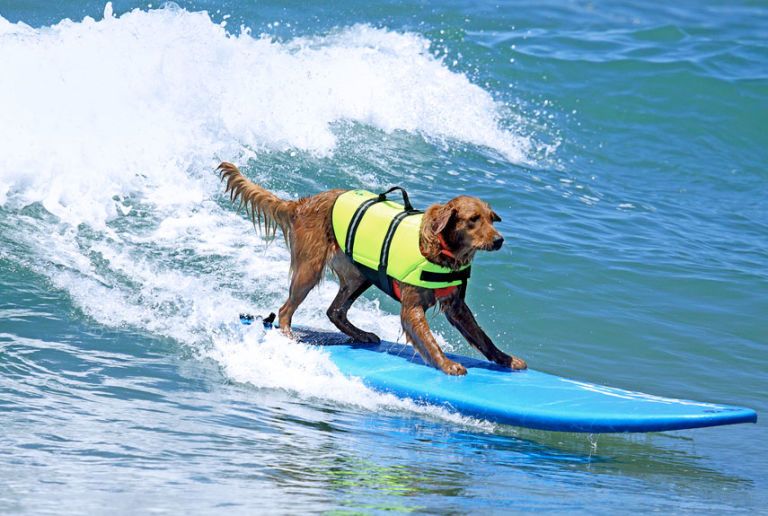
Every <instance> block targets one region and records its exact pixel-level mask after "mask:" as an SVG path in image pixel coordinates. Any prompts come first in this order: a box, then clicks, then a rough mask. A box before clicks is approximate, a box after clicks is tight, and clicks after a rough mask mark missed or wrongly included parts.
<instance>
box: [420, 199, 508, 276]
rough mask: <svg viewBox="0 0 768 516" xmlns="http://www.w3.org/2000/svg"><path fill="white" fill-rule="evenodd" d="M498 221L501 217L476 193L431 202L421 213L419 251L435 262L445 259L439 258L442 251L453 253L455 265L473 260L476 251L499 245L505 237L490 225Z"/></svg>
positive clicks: (493, 248)
mask: <svg viewBox="0 0 768 516" xmlns="http://www.w3.org/2000/svg"><path fill="white" fill-rule="evenodd" d="M499 221H501V217H499V216H498V215H497V214H496V212H495V211H493V210H492V209H491V207H490V206H488V204H486V203H485V202H483V201H481V200H480V199H478V198H477V197H470V196H467V195H462V196H459V197H456V198H454V199H451V200H450V201H448V202H447V203H446V204H433V205H432V206H430V207H429V209H427V211H426V213H425V214H424V220H423V222H422V226H421V248H422V254H424V256H426V257H427V259H429V260H430V261H438V263H439V262H443V261H445V260H440V259H439V258H440V256H441V255H442V256H449V257H450V254H452V255H453V256H454V257H455V262H456V265H458V266H461V265H465V264H467V263H469V262H471V261H472V258H473V257H474V256H475V252H476V251H497V250H499V249H501V245H502V244H503V243H504V237H503V236H501V233H499V232H498V231H497V230H496V228H495V227H493V223H494V222H499ZM441 237H442V239H443V241H444V242H445V247H447V251H448V254H446V253H445V252H444V250H445V247H444V246H443V244H442V243H441V242H440V239H441ZM441 251H442V253H441Z"/></svg>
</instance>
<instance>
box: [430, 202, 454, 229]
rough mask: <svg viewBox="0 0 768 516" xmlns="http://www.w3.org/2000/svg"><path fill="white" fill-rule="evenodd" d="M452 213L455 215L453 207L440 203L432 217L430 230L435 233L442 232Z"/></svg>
mask: <svg viewBox="0 0 768 516" xmlns="http://www.w3.org/2000/svg"><path fill="white" fill-rule="evenodd" d="M454 215H456V209H455V208H449V207H448V206H446V205H445V204H442V205H440V207H439V208H438V209H437V210H436V211H435V216H434V218H433V219H432V232H433V233H434V234H435V235H437V234H440V233H442V231H443V230H444V229H445V227H446V226H447V225H448V223H449V222H450V221H451V218H453V216H454Z"/></svg>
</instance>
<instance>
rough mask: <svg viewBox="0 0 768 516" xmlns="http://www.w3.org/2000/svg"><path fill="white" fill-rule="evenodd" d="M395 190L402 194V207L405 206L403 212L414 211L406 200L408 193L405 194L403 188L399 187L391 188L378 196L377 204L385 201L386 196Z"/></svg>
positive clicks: (408, 200)
mask: <svg viewBox="0 0 768 516" xmlns="http://www.w3.org/2000/svg"><path fill="white" fill-rule="evenodd" d="M395 190H400V191H401V192H402V194H403V206H405V211H414V209H413V205H412V204H411V200H410V199H409V198H408V192H406V191H405V190H404V189H403V188H401V187H399V186H393V187H392V188H390V189H389V190H387V191H386V192H383V193H380V194H379V202H381V201H386V200H387V194H388V193H392V192H394V191H395Z"/></svg>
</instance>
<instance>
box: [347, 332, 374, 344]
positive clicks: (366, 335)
mask: <svg viewBox="0 0 768 516" xmlns="http://www.w3.org/2000/svg"><path fill="white" fill-rule="evenodd" d="M350 338H351V339H352V341H353V342H361V343H363V344H378V343H379V342H381V339H380V338H379V336H378V335H376V334H375V333H371V332H369V331H361V332H360V333H357V334H355V335H350Z"/></svg>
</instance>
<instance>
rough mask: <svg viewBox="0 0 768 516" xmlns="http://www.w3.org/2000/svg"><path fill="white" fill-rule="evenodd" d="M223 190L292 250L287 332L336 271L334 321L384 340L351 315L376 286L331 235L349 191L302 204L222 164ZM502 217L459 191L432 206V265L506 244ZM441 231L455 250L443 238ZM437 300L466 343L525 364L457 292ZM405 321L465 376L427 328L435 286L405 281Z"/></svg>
mask: <svg viewBox="0 0 768 516" xmlns="http://www.w3.org/2000/svg"><path fill="white" fill-rule="evenodd" d="M217 171H218V172H219V174H220V175H221V178H222V180H223V181H226V188H225V191H226V192H227V193H229V195H230V200H231V201H232V202H237V201H239V202H240V206H241V207H243V206H244V207H245V211H246V213H247V214H248V216H249V217H250V219H251V221H252V222H253V224H254V226H257V227H262V228H263V230H264V232H265V234H266V235H267V236H270V235H271V236H274V235H275V232H276V230H277V228H280V230H281V231H282V232H283V235H284V237H285V240H286V243H287V244H288V247H289V249H290V251H291V282H290V288H289V292H288V299H287V300H286V301H285V303H284V304H283V306H282V307H280V311H279V325H280V328H281V329H282V331H283V332H284V333H285V334H286V335H288V336H292V333H291V320H292V318H293V314H294V313H295V311H296V309H297V308H298V307H299V305H300V304H301V303H302V301H304V299H305V298H306V296H307V294H309V292H310V291H311V290H312V289H313V288H314V287H315V286H316V285H317V284H318V283H319V282H320V280H321V278H322V276H323V272H324V271H325V269H326V268H330V269H331V270H332V271H333V272H334V273H335V274H336V276H337V277H338V278H339V292H338V293H337V294H336V298H335V299H334V300H333V302H332V303H331V306H330V307H329V308H328V311H327V314H328V317H329V319H330V320H331V321H332V322H333V323H334V324H335V325H336V327H337V328H339V330H341V331H342V332H344V333H345V334H347V335H349V336H350V337H352V338H353V339H354V340H355V341H359V342H370V343H376V342H379V337H378V336H376V335H375V334H373V333H370V332H366V331H363V330H361V329H360V328H358V327H356V326H355V325H353V324H352V323H351V322H350V321H349V319H348V318H347V311H348V310H349V308H350V306H352V303H354V301H355V300H356V299H357V298H358V297H359V296H360V295H361V294H362V293H363V292H365V291H366V290H367V289H368V288H369V287H370V286H371V283H370V282H369V281H368V280H367V279H366V278H365V276H363V274H362V273H361V272H360V271H359V270H358V269H357V267H356V266H355V265H354V264H353V263H352V262H351V261H350V260H349V258H348V257H347V256H346V255H345V254H344V253H342V252H341V250H340V249H339V247H338V245H337V244H336V239H335V237H334V235H333V222H332V218H331V215H332V210H333V204H334V202H335V201H336V199H337V198H338V197H339V195H341V194H342V193H344V192H345V191H346V190H328V191H325V192H321V193H319V194H316V195H313V196H311V197H305V198H302V199H299V200H297V201H288V200H283V199H280V198H279V197H277V196H276V195H275V194H273V193H271V192H269V191H268V190H265V189H264V188H262V187H260V186H259V185H257V184H255V183H253V182H252V181H250V180H248V179H247V178H246V177H245V176H243V175H242V174H241V173H240V171H239V170H238V168H237V167H236V166H235V165H233V164H231V163H226V162H224V163H222V164H221V165H219V167H218V168H217ZM499 220H501V219H500V218H499V217H498V215H496V213H495V212H493V210H491V208H490V207H489V206H488V205H487V204H486V203H484V202H483V201H481V200H480V199H477V198H476V197H470V196H459V197H456V198H454V199H452V200H450V201H449V202H448V203H446V204H433V205H432V206H430V207H429V208H428V209H427V211H426V212H425V213H424V218H423V220H422V226H421V231H420V239H419V240H420V241H419V245H420V250H421V253H422V254H423V255H424V256H425V257H426V258H427V259H428V260H429V261H431V262H433V263H437V264H440V265H443V266H445V267H449V268H451V269H453V270H456V269H458V268H460V267H462V266H463V265H466V264H469V263H470V262H471V261H472V259H473V258H474V256H475V253H476V252H477V251H478V250H485V251H492V250H496V249H498V248H500V247H501V242H503V240H504V239H503V238H502V237H501V235H500V234H499V232H498V231H497V230H496V229H495V228H494V227H493V222H496V221H499ZM440 235H442V237H443V239H444V241H445V243H446V244H447V246H448V249H449V250H450V252H448V253H446V252H445V251H444V250H443V248H442V245H441V243H440V238H439V237H440ZM459 290H460V289H455V290H454V292H453V293H451V294H450V295H448V296H446V297H443V298H441V299H440V300H439V303H440V309H441V311H442V312H444V313H445V315H446V317H447V318H448V321H449V322H450V323H451V324H452V325H453V326H454V327H456V328H457V329H458V330H459V332H460V333H461V334H462V335H463V336H464V338H466V339H467V341H468V342H469V343H470V344H471V345H472V346H474V347H475V348H477V349H478V350H479V351H480V352H481V353H483V355H485V356H486V357H487V358H488V359H489V360H492V361H494V362H496V363H498V364H501V365H504V366H508V367H510V368H512V369H525V368H526V364H525V362H524V361H523V360H521V359H519V358H516V357H512V356H510V355H507V354H506V353H504V352H502V351H501V350H499V349H498V348H497V347H496V346H495V345H494V344H493V342H492V341H491V339H490V338H489V337H488V336H487V335H486V334H485V332H484V331H483V330H482V329H481V328H480V326H479V325H478V324H477V321H476V320H475V318H474V316H473V315H472V312H471V310H470V309H469V307H467V305H466V303H465V302H464V300H463V299H462V296H461V295H460V292H459ZM400 291H401V310H400V318H401V321H402V325H403V330H404V332H405V335H406V338H407V340H408V342H410V343H411V344H412V345H413V346H414V348H415V349H416V350H417V351H418V352H419V354H420V355H421V357H422V358H423V359H424V360H425V361H426V362H427V363H429V364H431V365H433V366H434V367H437V368H439V369H441V370H442V371H443V372H445V373H447V374H453V375H461V374H466V372H467V370H466V368H464V366H462V365H461V364H459V363H457V362H454V361H452V360H450V359H448V358H447V357H446V356H445V354H444V353H443V351H442V349H441V348H440V346H439V345H438V343H437V341H436V340H435V337H434V335H432V332H431V331H430V329H429V324H428V323H427V319H426V311H427V310H428V309H429V308H431V307H433V306H435V305H436V304H437V303H438V299H437V298H436V297H435V292H434V290H431V289H425V288H422V287H415V286H413V285H407V284H404V283H400Z"/></svg>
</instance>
